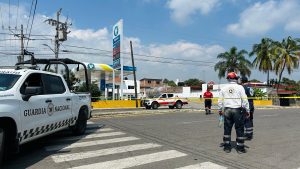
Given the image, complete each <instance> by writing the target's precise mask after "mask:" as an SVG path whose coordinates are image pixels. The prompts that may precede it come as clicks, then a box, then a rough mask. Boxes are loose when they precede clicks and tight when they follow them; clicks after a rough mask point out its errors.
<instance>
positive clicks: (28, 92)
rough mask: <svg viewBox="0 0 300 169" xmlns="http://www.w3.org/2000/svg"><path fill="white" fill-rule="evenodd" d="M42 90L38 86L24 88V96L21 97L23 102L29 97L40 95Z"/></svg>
mask: <svg viewBox="0 0 300 169" xmlns="http://www.w3.org/2000/svg"><path fill="white" fill-rule="evenodd" d="M41 90H42V88H41V87H40V86H33V87H26V88H25V94H24V95H22V99H23V100H24V101H28V100H29V99H30V97H31V96H34V95H38V94H41Z"/></svg>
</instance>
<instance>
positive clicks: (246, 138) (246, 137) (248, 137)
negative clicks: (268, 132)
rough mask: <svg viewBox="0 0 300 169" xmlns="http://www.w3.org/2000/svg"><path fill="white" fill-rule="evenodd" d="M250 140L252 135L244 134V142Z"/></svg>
mask: <svg viewBox="0 0 300 169" xmlns="http://www.w3.org/2000/svg"><path fill="white" fill-rule="evenodd" d="M252 139H253V135H252V134H246V135H245V140H248V141H250V140H252Z"/></svg>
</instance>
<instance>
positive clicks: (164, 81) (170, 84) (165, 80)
mask: <svg viewBox="0 0 300 169" xmlns="http://www.w3.org/2000/svg"><path fill="white" fill-rule="evenodd" d="M163 83H164V84H166V85H168V86H171V87H175V86H177V85H176V83H175V82H174V81H173V80H168V79H164V80H163Z"/></svg>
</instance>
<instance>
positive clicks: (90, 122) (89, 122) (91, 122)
mask: <svg viewBox="0 0 300 169" xmlns="http://www.w3.org/2000/svg"><path fill="white" fill-rule="evenodd" d="M87 124H95V122H93V121H88V122H87Z"/></svg>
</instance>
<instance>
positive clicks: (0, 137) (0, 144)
mask: <svg viewBox="0 0 300 169" xmlns="http://www.w3.org/2000/svg"><path fill="white" fill-rule="evenodd" d="M4 144H5V130H3V129H2V128H0V168H1V165H2V162H3V160H4V156H5V153H4V152H5V150H4V147H5V145H4Z"/></svg>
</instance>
